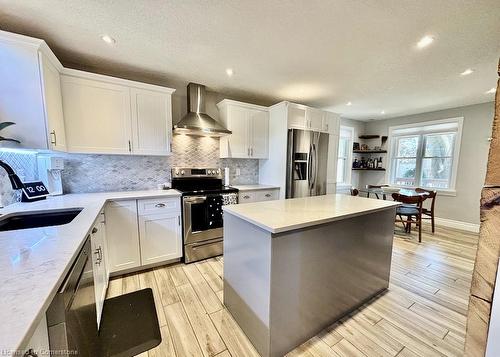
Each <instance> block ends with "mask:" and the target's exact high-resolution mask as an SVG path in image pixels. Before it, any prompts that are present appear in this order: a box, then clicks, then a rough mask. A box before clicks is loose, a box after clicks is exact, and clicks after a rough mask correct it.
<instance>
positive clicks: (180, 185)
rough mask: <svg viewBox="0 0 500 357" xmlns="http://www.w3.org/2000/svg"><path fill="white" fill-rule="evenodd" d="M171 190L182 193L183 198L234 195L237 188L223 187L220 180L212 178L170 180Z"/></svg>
mask: <svg viewBox="0 0 500 357" xmlns="http://www.w3.org/2000/svg"><path fill="white" fill-rule="evenodd" d="M172 188H173V189H176V190H177V191H180V192H182V195H183V196H188V195H200V194H201V195H207V194H220V193H236V192H238V189H237V188H234V187H230V186H224V185H223V184H222V179H218V178H214V177H182V178H174V179H172Z"/></svg>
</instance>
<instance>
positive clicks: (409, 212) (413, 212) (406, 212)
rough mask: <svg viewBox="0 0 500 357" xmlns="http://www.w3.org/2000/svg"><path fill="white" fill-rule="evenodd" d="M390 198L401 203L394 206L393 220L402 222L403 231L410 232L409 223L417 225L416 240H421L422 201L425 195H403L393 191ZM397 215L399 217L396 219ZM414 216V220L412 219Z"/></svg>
mask: <svg viewBox="0 0 500 357" xmlns="http://www.w3.org/2000/svg"><path fill="white" fill-rule="evenodd" d="M392 199H393V200H394V201H397V202H401V203H403V205H401V206H398V207H396V218H395V222H401V223H403V227H404V228H405V232H407V233H411V225H412V224H413V223H415V224H416V225H417V226H418V242H419V243H421V242H422V203H423V202H424V200H425V196H422V195H417V196H405V195H402V194H400V193H393V194H392ZM398 217H399V219H398ZM413 217H415V220H413Z"/></svg>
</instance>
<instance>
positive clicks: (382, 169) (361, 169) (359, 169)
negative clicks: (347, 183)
mask: <svg viewBox="0 0 500 357" xmlns="http://www.w3.org/2000/svg"><path fill="white" fill-rule="evenodd" d="M352 170H354V171H385V169H384V168H381V169H364V168H354V167H353V168H352Z"/></svg>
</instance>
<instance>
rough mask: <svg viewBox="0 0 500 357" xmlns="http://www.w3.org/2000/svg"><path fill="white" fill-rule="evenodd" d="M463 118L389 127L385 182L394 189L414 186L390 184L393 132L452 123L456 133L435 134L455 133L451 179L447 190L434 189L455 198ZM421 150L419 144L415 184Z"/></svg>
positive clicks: (411, 134)
mask: <svg viewBox="0 0 500 357" xmlns="http://www.w3.org/2000/svg"><path fill="white" fill-rule="evenodd" d="M463 121H464V118H463V117H457V118H447V119H440V120H431V121H423V122H418V123H411V124H404V125H396V126H391V127H389V138H388V142H387V147H388V148H389V150H388V152H387V163H388V170H387V172H386V182H389V183H390V185H391V186H394V187H401V188H415V187H414V186H401V185H395V184H393V183H392V173H393V172H394V160H393V157H394V156H395V152H394V150H395V145H394V144H395V143H394V142H395V136H394V134H393V132H394V131H395V130H399V129H411V128H418V127H424V126H425V127H426V126H432V125H438V124H448V123H453V124H456V125H457V130H456V131H446V130H436V131H435V133H442V134H445V133H450V132H454V133H456V137H455V142H454V147H453V162H452V168H451V178H450V187H449V188H447V189H436V191H438V192H439V193H441V194H444V195H449V196H456V193H457V192H456V183H457V172H458V165H459V162H460V144H461V142H462V128H463ZM432 133H433V131H428V130H427V131H412V132H409V133H408V134H407V135H397V136H396V137H404V136H414V135H424V134H432ZM423 139H424V138H423V136H422V140H423ZM422 148H423V143H419V149H418V152H417V169H416V172H415V180H416V181H417V182H419V181H420V168H421V163H419V161H421V160H422V157H423V153H422Z"/></svg>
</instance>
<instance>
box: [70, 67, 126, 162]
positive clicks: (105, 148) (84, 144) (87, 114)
mask: <svg viewBox="0 0 500 357" xmlns="http://www.w3.org/2000/svg"><path fill="white" fill-rule="evenodd" d="M61 79H62V91H63V108H64V116H65V123H66V138H67V146H68V151H70V152H83V153H108V154H129V153H130V150H131V145H132V143H131V115H130V114H131V111H130V90H129V88H128V87H125V86H122V85H116V84H111V83H106V82H101V81H96V80H89V79H84V78H80V77H74V76H69V75H63V76H62V78H61Z"/></svg>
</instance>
